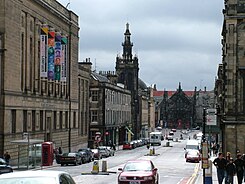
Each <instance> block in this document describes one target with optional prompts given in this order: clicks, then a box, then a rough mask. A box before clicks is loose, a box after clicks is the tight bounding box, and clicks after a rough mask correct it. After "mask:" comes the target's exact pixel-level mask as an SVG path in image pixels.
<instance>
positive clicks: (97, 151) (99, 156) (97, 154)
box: [91, 149, 102, 160]
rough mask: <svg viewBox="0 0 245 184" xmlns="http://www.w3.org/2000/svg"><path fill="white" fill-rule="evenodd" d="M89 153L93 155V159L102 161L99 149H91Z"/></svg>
mask: <svg viewBox="0 0 245 184" xmlns="http://www.w3.org/2000/svg"><path fill="white" fill-rule="evenodd" d="M91 151H92V152H93V153H94V159H97V160H100V159H102V155H101V153H100V150H99V149H91Z"/></svg>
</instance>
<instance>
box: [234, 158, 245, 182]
mask: <svg viewBox="0 0 245 184" xmlns="http://www.w3.org/2000/svg"><path fill="white" fill-rule="evenodd" d="M234 164H235V165H236V174H237V181H238V184H242V179H243V172H244V161H243V160H242V154H241V153H238V154H237V158H236V160H235V161H234Z"/></svg>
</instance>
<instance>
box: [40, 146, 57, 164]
mask: <svg viewBox="0 0 245 184" xmlns="http://www.w3.org/2000/svg"><path fill="white" fill-rule="evenodd" d="M53 160H54V149H53V143H52V142H43V143H42V166H51V165H53Z"/></svg>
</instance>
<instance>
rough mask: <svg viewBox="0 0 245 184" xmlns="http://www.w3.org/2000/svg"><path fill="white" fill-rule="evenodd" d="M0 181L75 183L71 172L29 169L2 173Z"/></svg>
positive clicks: (8, 182) (7, 182)
mask: <svg viewBox="0 0 245 184" xmlns="http://www.w3.org/2000/svg"><path fill="white" fill-rule="evenodd" d="M0 183H5V184H11V183H38V184H60V183H69V184H75V181H74V180H73V178H72V177H71V175H70V174H69V173H67V172H64V171H51V170H38V171H30V170H29V171H19V172H13V173H8V174H3V175H0Z"/></svg>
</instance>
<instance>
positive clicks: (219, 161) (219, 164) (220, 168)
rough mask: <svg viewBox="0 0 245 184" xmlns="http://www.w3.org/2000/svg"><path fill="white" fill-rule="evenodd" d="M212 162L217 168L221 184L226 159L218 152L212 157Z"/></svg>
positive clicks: (220, 183)
mask: <svg viewBox="0 0 245 184" xmlns="http://www.w3.org/2000/svg"><path fill="white" fill-rule="evenodd" d="M213 164H214V165H215V167H216V168H217V177H218V182H219V184H222V182H223V180H224V177H225V169H226V165H227V162H226V159H225V158H224V157H223V153H221V152H220V153H219V154H218V157H217V158H215V159H214V161H213Z"/></svg>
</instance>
